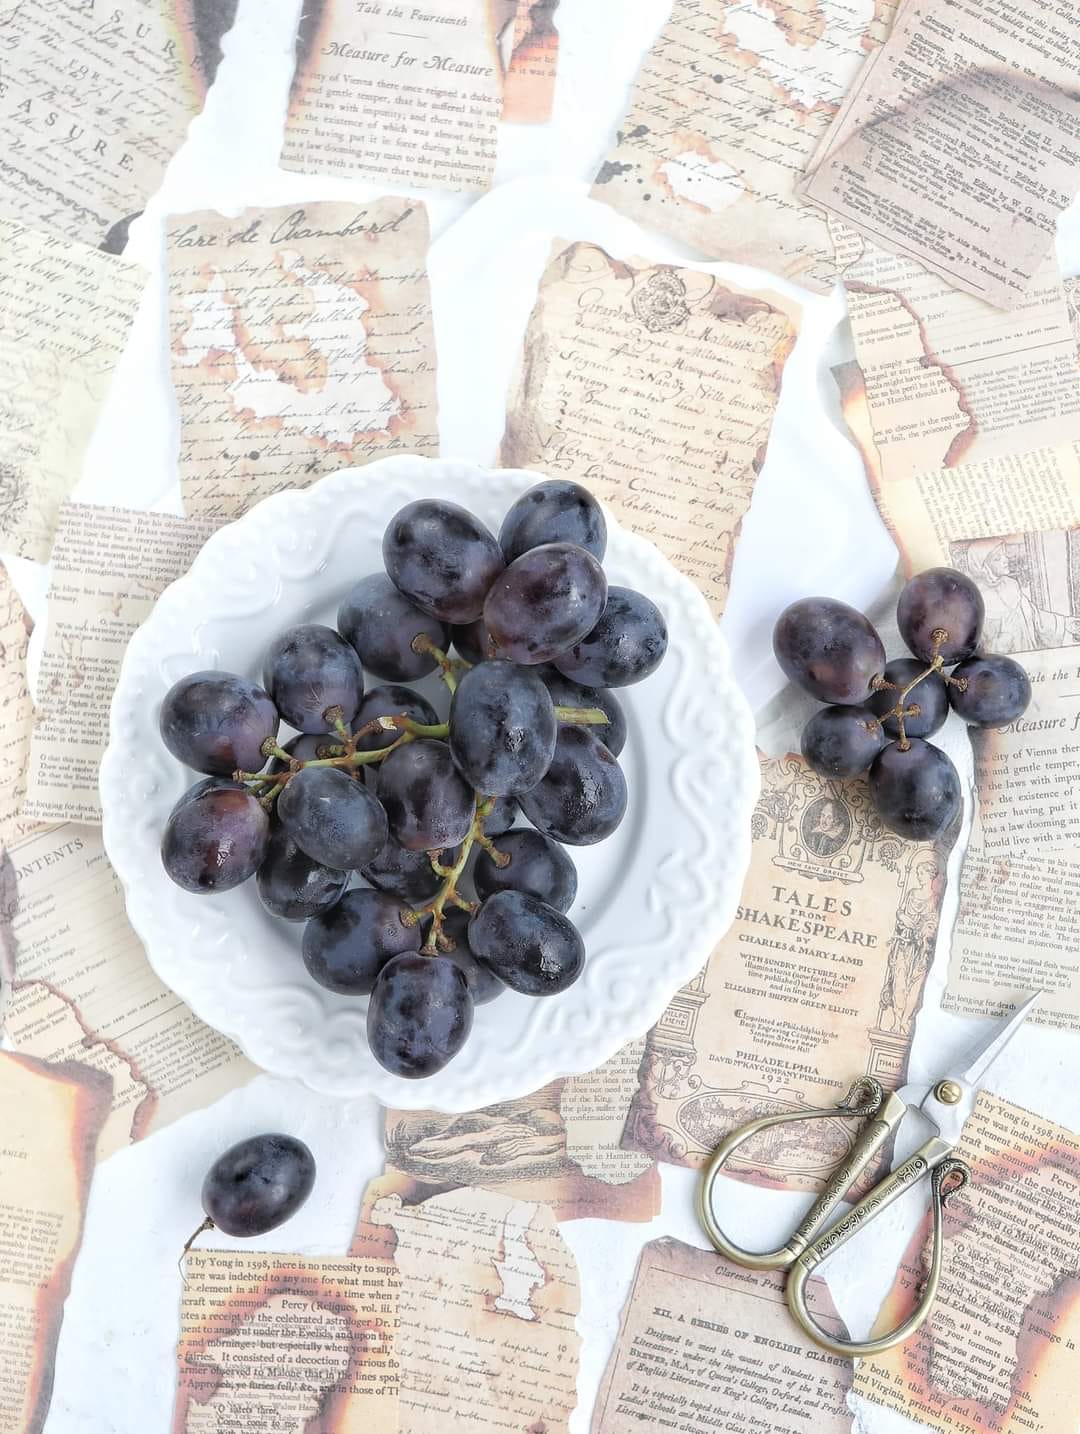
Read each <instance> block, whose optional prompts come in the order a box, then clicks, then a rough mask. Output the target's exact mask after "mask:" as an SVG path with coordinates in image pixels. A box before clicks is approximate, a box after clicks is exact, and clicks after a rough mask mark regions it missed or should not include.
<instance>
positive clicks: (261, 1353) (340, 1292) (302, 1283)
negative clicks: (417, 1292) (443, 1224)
mask: <svg viewBox="0 0 1080 1434" xmlns="http://www.w3.org/2000/svg"><path fill="white" fill-rule="evenodd" d="M185 1275H186V1277H187V1282H186V1284H185V1285H184V1293H183V1301H182V1303H181V1306H180V1344H179V1347H178V1349H177V1365H178V1375H179V1379H178V1389H177V1396H176V1408H175V1411H174V1415H173V1423H172V1430H173V1434H221V1431H223V1430H231V1429H243V1430H245V1431H252V1434H254V1431H256V1430H275V1431H278V1434H397V1430H398V1365H399V1360H398V1349H397V1342H398V1328H397V1326H398V1278H397V1272H396V1270H395V1268H394V1265H393V1264H392V1262H391V1261H390V1260H387V1259H368V1260H352V1259H348V1258H334V1257H329V1258H317V1259H310V1258H301V1257H299V1256H297V1255H274V1254H265V1253H263V1252H262V1251H258V1252H252V1251H248V1250H240V1251H228V1252H226V1251H214V1250H210V1251H203V1250H197V1251H193V1252H192V1253H191V1254H190V1255H188V1257H187V1259H186V1261H185Z"/></svg>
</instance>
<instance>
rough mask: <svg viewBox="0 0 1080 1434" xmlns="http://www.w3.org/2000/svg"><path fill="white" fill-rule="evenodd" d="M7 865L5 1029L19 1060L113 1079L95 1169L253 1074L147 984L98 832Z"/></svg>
mask: <svg viewBox="0 0 1080 1434" xmlns="http://www.w3.org/2000/svg"><path fill="white" fill-rule="evenodd" d="M5 863H6V866H7V870H6V873H5V875H6V880H5V891H4V900H5V905H4V912H3V921H4V927H3V939H4V942H5V944H6V945H7V946H8V947H9V948H10V949H12V950H13V951H14V956H15V984H14V988H13V990H12V992H11V996H10V1000H9V1002H8V1006H7V1010H6V1013H5V1022H4V1024H5V1030H6V1033H7V1036H8V1039H9V1041H10V1043H11V1044H12V1045H13V1046H14V1047H15V1048H16V1050H18V1051H20V1052H23V1053H25V1054H27V1055H32V1056H38V1057H40V1058H41V1059H42V1060H48V1061H65V1060H79V1061H82V1062H84V1063H85V1064H87V1065H89V1066H94V1067H96V1068H97V1069H99V1070H101V1071H104V1072H105V1073H106V1074H107V1075H109V1076H110V1077H111V1079H112V1083H113V1096H112V1113H111V1115H110V1117H109V1120H108V1122H107V1124H106V1126H105V1128H104V1130H103V1132H102V1137H101V1146H100V1151H99V1154H100V1157H101V1158H102V1159H104V1158H105V1157H106V1156H107V1155H111V1154H112V1152H113V1151H114V1150H119V1149H121V1148H122V1147H123V1146H125V1145H127V1144H129V1143H130V1142H131V1141H133V1140H141V1139H142V1138H143V1137H144V1136H146V1135H150V1134H152V1133H153V1132H154V1131H155V1130H160V1129H161V1128H162V1127H163V1126H165V1125H168V1124H169V1123H170V1122H171V1121H174V1120H178V1119H179V1118H180V1116H182V1115H187V1114H188V1113H189V1112H190V1111H193V1110H200V1109H202V1107H203V1106H206V1105H210V1104H211V1103H212V1102H213V1101H215V1100H217V1099H219V1098H220V1097H221V1096H223V1095H225V1094H226V1093H227V1092H228V1091H230V1090H234V1089H235V1088H236V1087H237V1086H240V1085H244V1084H245V1083H246V1082H247V1081H249V1080H251V1078H252V1077H253V1076H254V1075H256V1074H258V1072H257V1071H256V1069H255V1067H254V1066H253V1065H251V1064H250V1063H249V1062H248V1061H247V1060H245V1058H244V1057H243V1056H242V1055H241V1054H240V1052H239V1050H237V1048H236V1047H235V1046H234V1045H233V1044H232V1042H231V1041H228V1040H226V1039H225V1037H224V1036H222V1035H219V1034H218V1033H217V1031H212V1030H211V1029H210V1027H209V1026H204V1025H203V1023H202V1022H201V1021H200V1020H199V1019H198V1018H197V1017H196V1016H195V1015H194V1014H193V1013H192V1012H191V1011H190V1010H189V1009H188V1008H187V1006H185V1005H184V1003H183V1002H182V1001H181V1000H179V999H178V997H176V996H175V995H174V994H173V992H172V991H170V990H168V989H167V988H166V987H165V986H163V985H162V984H161V982H160V981H159V980H158V978H157V977H156V976H155V975H154V972H153V970H152V969H151V967H150V964H149V963H148V961H147V959H146V956H145V954H144V952H143V948H142V944H141V943H140V941H139V939H138V937H137V936H136V935H135V932H134V931H133V930H132V929H131V927H130V925H129V924H128V920H127V916H126V914H125V911H124V898H123V894H122V892H121V889H120V883H119V881H118V880H117V877H116V874H115V873H114V871H113V870H112V868H111V867H110V866H109V863H108V858H107V857H106V855H105V851H104V848H103V847H102V844H101V834H100V832H98V831H97V830H96V829H94V828H93V827H77V826H72V825H64V826H59V827H51V828H49V829H48V830H47V831H43V832H40V833H38V834H36V835H34V836H32V837H29V838H27V840H26V841H24V842H22V843H21V844H20V845H18V846H16V847H13V848H12V849H11V850H10V851H9V852H8V853H7V854H6V857H5Z"/></svg>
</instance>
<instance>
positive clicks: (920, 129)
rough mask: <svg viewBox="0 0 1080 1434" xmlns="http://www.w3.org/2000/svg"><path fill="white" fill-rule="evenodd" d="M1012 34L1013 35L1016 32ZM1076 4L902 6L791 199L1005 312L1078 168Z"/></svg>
mask: <svg viewBox="0 0 1080 1434" xmlns="http://www.w3.org/2000/svg"><path fill="white" fill-rule="evenodd" d="M1021 19H1022V20H1023V23H1020V20H1021ZM1078 26H1080V3H1077V0H1062V3H1060V4H1057V5H1055V6H1054V7H1053V9H1052V11H1046V12H1045V13H1044V12H1043V10H1042V9H1040V8H1036V10H1035V13H1034V14H1033V15H1030V16H1029V15H1028V13H1027V11H1023V12H1018V11H1017V9H1016V7H1015V6H1014V4H1013V3H1012V0H959V3H956V4H952V5H949V6H947V7H945V8H929V7H927V6H926V5H924V4H921V3H919V0H904V3H903V4H902V5H901V6H900V7H899V9H898V11H897V14H896V19H895V22H894V24H893V27H892V31H891V33H890V34H889V37H888V39H887V40H886V42H885V43H884V44H883V45H882V46H881V47H880V48H879V49H877V50H876V51H875V52H874V54H873V55H872V56H871V57H870V59H869V60H868V61H867V63H866V64H865V65H863V67H862V69H861V70H860V71H859V73H858V75H857V76H856V78H855V82H854V83H853V85H852V86H851V88H850V90H849V91H848V93H847V96H846V98H845V100H844V103H843V105H842V107H841V108H840V111H839V113H838V114H837V116H836V118H835V119H834V121H833V123H832V127H831V128H830V130H829V133H828V135H827V138H826V140H825V141H824V143H823V144H822V145H821V146H820V147H819V149H818V151H817V153H816V154H815V155H814V157H813V160H812V162H811V166H810V168H809V170H808V173H807V176H806V179H805V180H804V182H803V183H802V184H801V185H800V186H799V193H800V194H802V195H803V196H804V197H805V198H807V199H808V200H810V201H811V202H812V203H814V204H816V205H818V206H820V208H821V209H822V210H823V211H825V212H826V213H829V214H832V215H835V216H836V217H838V218H840V219H843V220H846V222H847V223H849V224H852V225H854V226H855V227H856V228H857V229H859V230H861V231H862V232H863V233H865V234H866V235H867V236H868V237H869V238H870V239H872V240H873V241H874V242H876V243H878V244H881V245H882V246H883V247H884V248H886V249H889V250H891V251H892V252H894V253H899V254H903V255H906V256H907V257H909V258H913V259H916V260H918V262H919V263H920V264H922V265H923V266H924V267H925V268H927V269H930V270H931V271H932V272H934V273H936V274H940V275H941V276H942V277H943V278H944V279H946V280H947V281H948V282H949V283H950V284H952V285H954V286H955V287H956V288H958V289H962V290H963V291H964V292H965V293H969V294H974V295H975V297H976V298H980V299H983V300H985V301H986V302H987V303H989V304H993V305H995V306H996V307H997V308H1002V309H1012V308H1015V307H1016V306H1017V305H1018V304H1019V303H1020V302H1021V301H1022V300H1023V299H1024V298H1025V297H1026V296H1027V294H1028V292H1029V290H1030V287H1031V284H1032V281H1033V279H1034V276H1035V274H1036V272H1037V271H1038V269H1039V268H1040V266H1041V265H1042V263H1043V262H1044V260H1045V259H1046V256H1047V254H1048V253H1049V252H1050V249H1051V247H1052V245H1053V242H1054V227H1055V223H1056V220H1057V216H1058V214H1059V213H1060V212H1061V211H1062V210H1063V209H1064V208H1065V207H1066V206H1067V205H1068V203H1069V202H1070V200H1071V199H1072V196H1073V193H1074V191H1075V187H1076V173H1077V164H1078V161H1080V94H1078V93H1077V90H1076V83H1075V81H1076V54H1075V35H1076V30H1077V27H1078Z"/></svg>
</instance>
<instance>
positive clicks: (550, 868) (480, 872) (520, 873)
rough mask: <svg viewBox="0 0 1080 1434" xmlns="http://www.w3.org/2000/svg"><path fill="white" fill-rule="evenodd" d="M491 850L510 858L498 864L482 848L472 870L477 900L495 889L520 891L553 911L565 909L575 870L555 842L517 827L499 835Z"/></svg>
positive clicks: (575, 881)
mask: <svg viewBox="0 0 1080 1434" xmlns="http://www.w3.org/2000/svg"><path fill="white" fill-rule="evenodd" d="M495 849H496V850H497V851H498V852H500V853H501V854H502V855H503V856H508V857H509V858H510V864H509V865H508V866H499V865H497V864H496V862H495V861H494V860H493V859H492V857H491V856H490V855H489V853H488V852H486V851H482V852H481V853H480V855H479V856H478V857H477V859H476V866H475V868H474V870H473V884H474V885H475V887H476V894H477V896H478V897H479V898H480V900H481V901H486V900H487V898H488V897H489V896H494V894H495V893H496V892H497V891H524V892H527V893H528V895H529V896H535V897H536V898H537V900H539V901H546V902H547V904H548V905H549V906H554V908H555V910H556V911H569V910H570V908H571V906H573V904H574V898H575V897H576V896H577V884H578V879H577V871H576V869H575V867H574V863H573V862H572V861H571V860H570V858H569V857H568V856H567V854H566V852H565V851H563V849H562V847H561V846H560V845H559V844H558V842H554V841H552V840H551V838H550V837H546V836H544V834H543V832H536V831H532V830H530V828H529V827H520V828H519V829H518V830H517V831H512V832H507V833H506V835H505V836H503V837H500V838H499V840H498V842H497V843H496V846H495Z"/></svg>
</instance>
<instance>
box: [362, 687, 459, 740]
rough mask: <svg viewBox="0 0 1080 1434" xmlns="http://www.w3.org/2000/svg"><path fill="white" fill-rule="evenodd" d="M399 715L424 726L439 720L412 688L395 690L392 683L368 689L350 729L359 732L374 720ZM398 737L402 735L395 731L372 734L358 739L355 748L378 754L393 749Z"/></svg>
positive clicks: (432, 709) (430, 707) (427, 703)
mask: <svg viewBox="0 0 1080 1434" xmlns="http://www.w3.org/2000/svg"><path fill="white" fill-rule="evenodd" d="M402 716H404V717H411V718H412V720H413V721H414V722H419V723H421V725H423V726H425V727H426V726H429V725H432V724H434V723H436V722H438V720H439V714H438V713H437V712H436V711H435V708H434V707H432V705H431V703H430V702H429V701H428V700H427V698H426V697H421V696H420V694H419V692H414V691H413V690H412V688H411V687H398V686H397V685H396V684H394V683H391V684H390V685H388V686H385V687H373V688H372V689H371V691H370V692H369V693H368V694H367V696H366V697H365V698H364V700H363V702H361V704H360V711H359V712H358V713H357V714H356V721H355V722H354V724H353V727H354V730H355V731H359V730H360V728H361V727H363V726H365V725H366V724H367V723H368V722H374V720H375V718H376V717H402ZM400 736H401V733H400V732H396V731H395V732H372V733H370V734H369V735H368V736H367V737H361V738H360V740H359V741H358V742H357V744H356V749H357V751H359V752H381V751H382V749H383V748H384V747H391V746H393V744H394V743H395V742H396V741H397V739H398V738H399V737H400Z"/></svg>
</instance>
